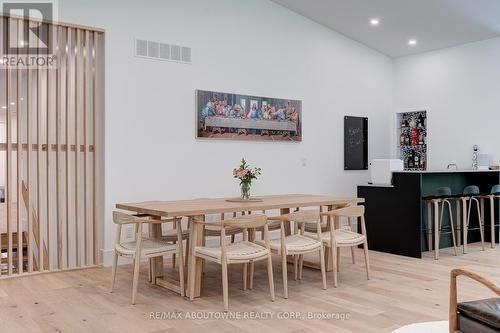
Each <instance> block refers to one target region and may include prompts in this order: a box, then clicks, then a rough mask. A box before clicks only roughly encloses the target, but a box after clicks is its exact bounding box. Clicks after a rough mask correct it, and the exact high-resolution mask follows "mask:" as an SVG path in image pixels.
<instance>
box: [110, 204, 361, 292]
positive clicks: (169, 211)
mask: <svg viewBox="0 0 500 333" xmlns="http://www.w3.org/2000/svg"><path fill="white" fill-rule="evenodd" d="M251 199H252V200H246V201H243V200H238V199H237V198H236V199H235V198H198V199H190V200H174V201H145V202H137V203H118V204H116V208H117V209H120V210H125V211H128V212H133V213H135V214H141V215H147V216H150V217H151V218H153V219H157V220H158V219H161V218H162V217H164V218H182V217H186V218H188V221H190V223H188V225H189V226H190V230H189V232H190V234H189V238H190V239H195V240H196V242H191V241H190V246H191V250H190V251H189V257H188V262H189V263H191V261H192V260H196V263H195V265H194V267H195V268H194V270H193V271H191V266H192V265H191V264H188V267H189V270H188V276H187V281H194V285H195V287H194V296H195V297H199V296H200V294H201V285H202V260H201V259H200V258H196V257H194V256H193V255H192V254H193V253H194V251H192V249H193V248H194V247H196V246H202V245H203V230H204V228H203V224H202V223H191V222H192V221H193V219H198V220H200V219H201V220H203V219H205V217H206V216H207V215H211V214H217V215H220V216H224V214H225V213H241V212H247V213H249V212H266V211H270V210H279V213H280V215H283V214H288V213H289V212H290V210H291V209H300V208H306V207H320V208H321V207H326V209H327V210H332V209H338V208H343V207H347V206H350V205H357V204H360V203H363V202H364V199H362V198H356V197H335V196H328V195H315V194H282V195H263V196H256V197H252V198H251ZM333 222H334V223H335V227H338V226H337V223H338V221H333ZM328 223H331V222H330V221H328ZM287 232H288V233H289V232H290V227H288V231H287ZM161 234H162V229H161V224H157V223H156V224H151V225H150V236H151V237H161ZM193 274H194V279H191V277H192V276H193ZM150 281H151V282H152V283H153V284H155V285H157V286H160V287H163V288H167V289H170V290H173V291H175V292H177V293H180V283H179V281H176V280H175V279H174V278H172V277H168V276H166V275H165V273H164V269H163V258H161V257H159V258H153V259H152V260H151V261H150ZM186 288H189V286H187V285H186ZM187 290H189V289H187Z"/></svg>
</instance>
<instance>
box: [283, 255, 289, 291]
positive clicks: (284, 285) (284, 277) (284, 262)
mask: <svg viewBox="0 0 500 333" xmlns="http://www.w3.org/2000/svg"><path fill="white" fill-rule="evenodd" d="M286 265H287V263H286V254H285V253H282V254H281V271H282V273H283V295H284V298H288V272H287V267H286Z"/></svg>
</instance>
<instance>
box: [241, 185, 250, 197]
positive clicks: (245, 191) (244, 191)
mask: <svg viewBox="0 0 500 333" xmlns="http://www.w3.org/2000/svg"><path fill="white" fill-rule="evenodd" d="M241 199H242V200H249V199H250V183H241Z"/></svg>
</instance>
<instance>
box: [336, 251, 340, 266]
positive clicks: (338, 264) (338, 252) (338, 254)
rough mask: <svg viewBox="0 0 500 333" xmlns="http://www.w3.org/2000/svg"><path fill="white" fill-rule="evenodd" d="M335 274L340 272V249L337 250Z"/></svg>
mask: <svg viewBox="0 0 500 333" xmlns="http://www.w3.org/2000/svg"><path fill="white" fill-rule="evenodd" d="M337 272H340V247H338V248H337Z"/></svg>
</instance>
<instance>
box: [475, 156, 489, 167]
mask: <svg viewBox="0 0 500 333" xmlns="http://www.w3.org/2000/svg"><path fill="white" fill-rule="evenodd" d="M490 165H491V156H490V155H488V154H479V156H478V157H477V169H478V170H483V171H484V170H489V169H490Z"/></svg>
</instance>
